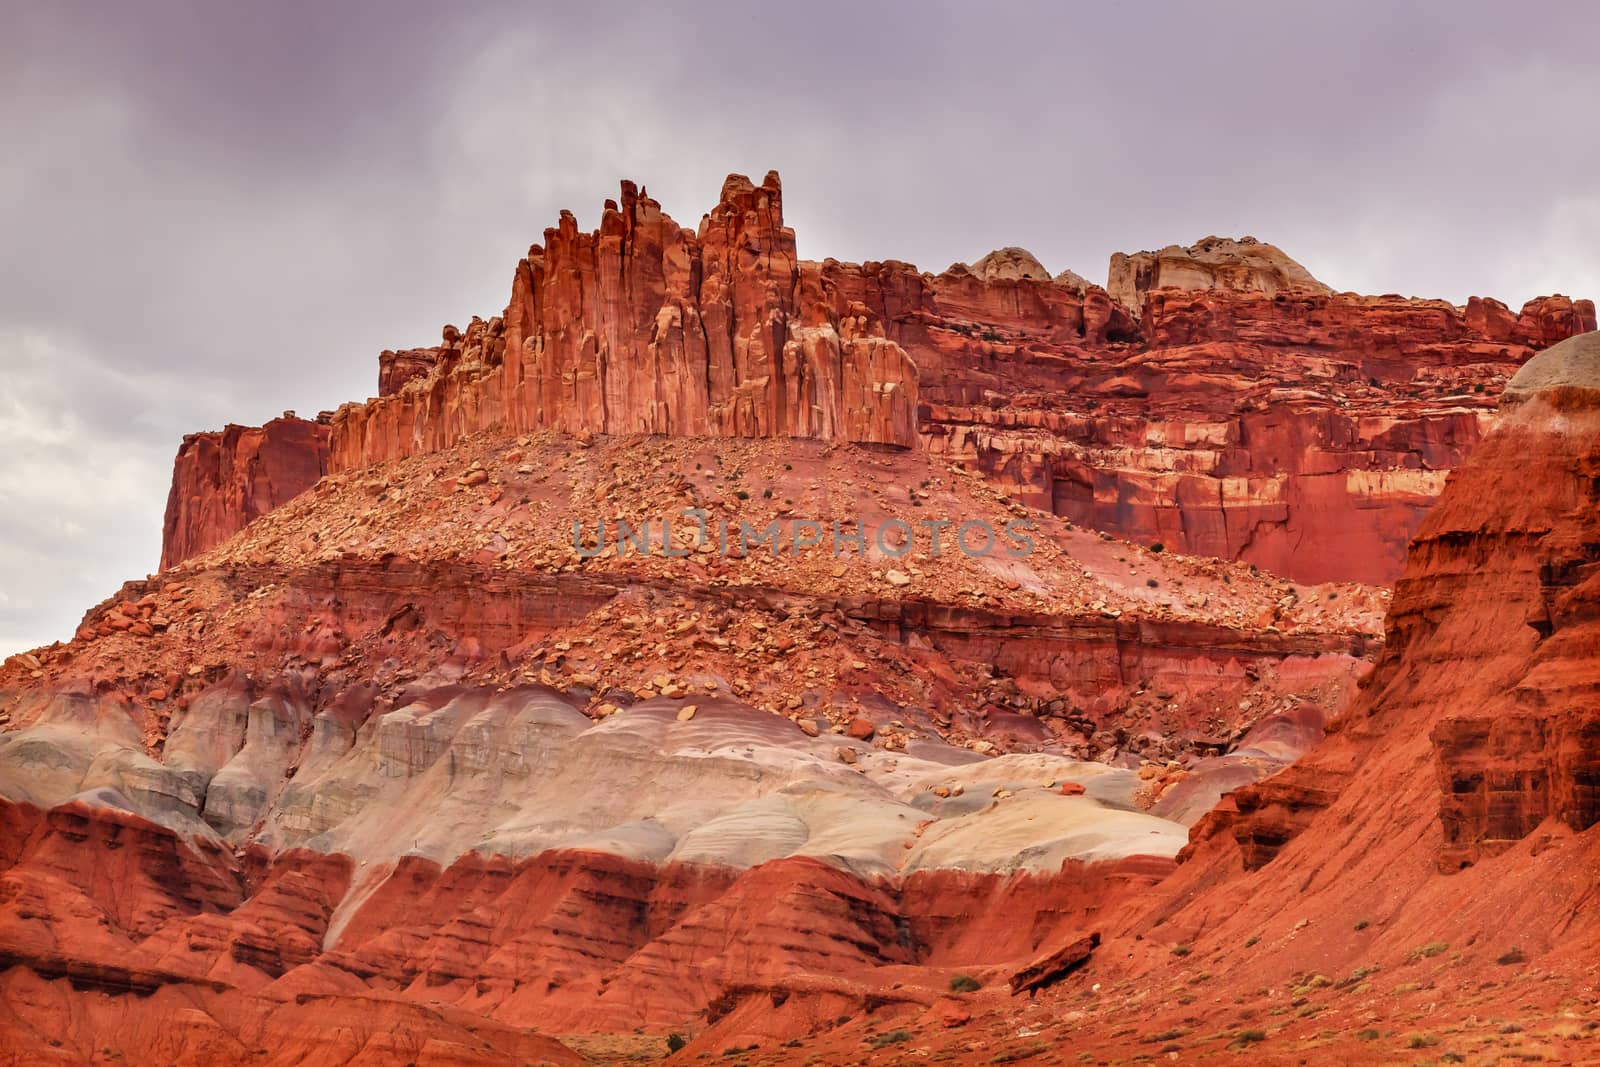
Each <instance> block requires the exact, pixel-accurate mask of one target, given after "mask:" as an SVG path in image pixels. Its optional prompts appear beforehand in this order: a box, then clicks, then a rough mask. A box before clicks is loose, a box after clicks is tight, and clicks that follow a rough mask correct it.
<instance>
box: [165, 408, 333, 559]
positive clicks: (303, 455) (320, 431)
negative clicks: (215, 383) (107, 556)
mask: <svg viewBox="0 0 1600 1067" xmlns="http://www.w3.org/2000/svg"><path fill="white" fill-rule="evenodd" d="M326 473H328V427H327V425H326V424H325V423H322V422H311V421H307V420H305V419H297V418H293V417H292V416H285V417H284V418H281V419H273V420H272V421H271V422H269V423H267V424H266V425H265V426H261V427H248V426H229V427H228V428H227V429H225V430H222V431H221V432H219V433H197V434H190V435H189V436H188V437H185V438H184V439H183V445H182V447H180V448H179V449H178V458H177V459H176V460H175V461H174V462H173V466H172V490H171V492H170V493H169V495H168V496H167V516H166V522H165V523H164V525H163V528H162V535H161V566H162V567H163V568H166V567H171V566H174V565H175V564H178V563H181V562H182V561H183V560H186V559H188V558H189V557H190V556H196V555H199V554H200V553H201V552H204V551H205V550H206V549H208V548H210V547H212V546H213V545H218V544H221V543H222V542H223V541H226V540H227V539H228V538H229V537H232V536H233V535H234V534H235V533H237V532H239V531H240V530H241V529H243V528H244V526H245V524H246V523H248V522H250V521H251V520H252V519H255V518H257V517H258V516H261V515H265V514H266V513H267V512H269V511H271V510H272V509H273V508H275V507H277V506H278V505H280V504H283V503H286V502H287V501H289V500H292V499H293V498H294V497H296V496H298V495H299V494H300V493H303V492H304V491H305V490H307V489H309V488H310V487H311V486H312V485H314V484H315V483H316V481H317V479H319V478H321V477H322V476H323V475H324V474H326Z"/></svg>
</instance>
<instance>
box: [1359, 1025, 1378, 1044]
mask: <svg viewBox="0 0 1600 1067" xmlns="http://www.w3.org/2000/svg"><path fill="white" fill-rule="evenodd" d="M1382 1036H1383V1035H1382V1034H1380V1033H1378V1031H1376V1030H1374V1029H1372V1028H1371V1027H1370V1026H1369V1027H1367V1029H1365V1030H1358V1031H1357V1032H1356V1039H1357V1040H1358V1041H1376V1040H1378V1038H1380V1037H1382Z"/></svg>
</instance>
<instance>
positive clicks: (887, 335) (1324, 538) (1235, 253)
mask: <svg viewBox="0 0 1600 1067" xmlns="http://www.w3.org/2000/svg"><path fill="white" fill-rule="evenodd" d="M1108 284H1109V286H1110V290H1111V291H1110V292H1108V290H1107V289H1104V288H1101V287H1099V286H1095V285H1090V284H1088V283H1086V282H1084V281H1083V280H1082V279H1081V278H1079V277H1077V276H1076V275H1073V274H1072V273H1071V272H1070V271H1069V272H1064V273H1063V274H1062V275H1060V276H1058V277H1057V278H1056V279H1051V278H1050V277H1049V275H1048V273H1047V272H1046V271H1045V270H1044V268H1043V267H1042V266H1041V265H1040V264H1039V263H1038V261H1037V260H1036V259H1034V258H1033V257H1032V256H1031V255H1030V254H1029V253H1027V252H1026V251H1025V250H1022V249H1018V248H1008V249H1001V250H998V251H997V252H994V253H991V254H990V255H988V256H985V257H983V258H982V259H980V260H978V262H977V263H976V264H975V265H974V266H972V267H968V266H966V265H964V264H956V265H954V266H952V267H951V268H950V269H949V270H947V271H945V272H944V273H942V274H938V275H933V274H928V273H924V272H920V271H918V270H917V269H916V268H915V267H912V266H910V265H909V264H905V263H901V262H898V261H894V260H888V261H883V262H868V263H864V264H851V263H841V262H838V261H836V260H832V259H829V260H824V261H822V262H820V263H817V262H808V261H802V260H799V259H798V258H797V255H796V252H795V238H794V232H793V230H791V229H789V228H788V227H787V226H786V225H785V224H784V221H783V205H782V190H781V187H780V185H779V182H778V178H777V175H776V174H769V175H768V176H767V177H766V179H765V180H764V181H763V182H762V183H761V184H760V185H756V184H754V183H753V182H751V181H750V180H748V179H746V178H744V177H741V176H738V175H734V176H731V177H730V178H729V179H728V180H727V182H726V183H725V184H724V186H723V190H722V195H721V197H720V199H719V202H718V204H717V205H716V207H714V208H713V209H712V211H711V212H710V214H708V215H707V216H705V218H704V219H703V220H702V222H701V224H700V226H699V228H698V230H695V231H691V230H688V229H686V228H683V227H680V226H678V225H677V224H676V223H675V222H673V221H672V219H671V218H670V217H668V216H667V215H666V214H665V213H663V212H662V210H661V207H660V205H659V204H657V203H656V202H655V201H654V200H652V199H651V198H650V197H649V196H647V195H646V194H645V193H644V192H643V191H642V190H640V189H638V188H637V187H635V186H634V184H633V183H631V182H625V183H623V186H622V190H621V194H620V200H617V201H607V203H606V208H605V210H604V212H603V215H602V219H601V224H600V227H599V229H598V230H596V231H594V232H592V233H583V232H580V231H579V230H578V228H577V223H576V220H575V219H574V217H573V216H572V215H571V214H570V213H564V214H563V216H562V218H561V220H560V223H559V225H558V226H556V227H553V228H551V229H549V230H547V231H545V238H544V243H543V244H542V245H535V246H533V247H532V248H531V249H530V250H529V254H528V256H527V257H526V258H525V259H524V260H523V261H522V262H520V263H519V264H518V265H517V268H516V270H515V272H514V274H513V279H512V287H511V295H510V300H509V303H508V305H507V307H506V308H505V310H504V311H503V312H502V313H501V314H500V315H497V316H494V317H492V318H489V319H481V318H476V317H475V318H473V319H472V320H471V322H470V323H469V324H468V326H467V327H466V328H465V329H457V328H456V327H454V326H450V327H446V328H445V331H444V335H443V338H442V341H441V343H440V344H439V345H437V346H433V347H430V348H414V349H406V350H402V351H388V352H384V353H383V354H382V355H381V356H380V359H379V382H378V384H379V388H378V393H379V395H378V397H377V398H376V399H374V400H371V401H368V402H367V403H365V404H347V405H345V406H344V407H343V408H341V409H340V410H339V412H338V413H337V414H336V415H334V416H333V418H332V427H331V431H330V441H329V446H328V447H329V450H330V455H329V457H328V460H327V465H328V467H329V469H331V470H336V471H339V470H354V469H358V468H362V467H366V466H369V465H371V464H374V463H381V462H385V461H388V460H393V459H400V458H404V457H407V456H411V455H416V454H418V453H421V452H428V451H433V450H437V449H440V448H445V447H448V446H450V445H452V444H454V443H455V442H457V441H459V440H461V439H462V438H463V437H464V436H466V435H469V434H472V433H476V432H480V431H485V430H495V431H498V432H502V433H521V432H527V431H534V430H540V429H552V430H557V431H564V432H569V433H574V434H580V435H587V434H594V433H609V434H628V433H657V434H669V435H675V436H702V435H711V436H733V437H805V438H818V439H822V440H828V441H846V442H860V443H868V444H888V445H895V446H900V447H908V448H923V449H926V450H928V451H930V452H932V453H933V454H935V455H936V456H938V457H940V458H943V459H946V460H949V461H952V462H957V463H960V464H962V465H964V466H967V467H970V468H972V469H975V470H978V471H980V472H982V473H983V474H985V475H986V476H987V477H989V478H991V479H992V480H994V481H995V482H996V483H997V484H999V485H1001V486H1003V487H1005V488H1006V489H1007V491H1009V492H1010V493H1012V494H1014V495H1015V497H1016V498H1017V499H1018V500H1020V501H1022V502H1024V503H1027V504H1029V505H1032V506H1034V507H1038V508H1040V509H1041V510H1044V511H1049V512H1053V513H1055V514H1057V515H1060V516H1062V517H1064V518H1067V519H1070V520H1072V521H1074V522H1078V523H1081V524H1083V525H1086V526H1090V527H1093V528H1096V529H1102V530H1105V531H1108V532H1111V533H1113V534H1116V535H1118V536H1122V537H1127V538H1130V539H1134V540H1138V541H1142V542H1145V543H1147V544H1152V543H1160V544H1161V545H1163V546H1164V547H1165V548H1167V549H1169V550H1172V551H1179V552H1184V553H1187V554H1193V555H1210V556H1217V557H1221V558H1225V559H1237V560H1242V561H1244V562H1247V563H1252V564H1255V565H1257V566H1259V567H1262V568H1264V569H1267V570H1270V571H1273V572H1274V573H1278V574H1282V575H1285V576H1287V577H1290V578H1293V579H1296V580H1300V581H1313V582H1315V581H1336V580H1343V581H1361V582H1366V583H1374V584H1386V583H1389V582H1392V581H1393V580H1394V578H1395V577H1396V576H1397V575H1398V574H1399V572H1400V568H1401V566H1402V563H1403V559H1404V546H1405V544H1406V542H1407V540H1408V539H1409V538H1410V536H1411V534H1412V533H1413V532H1414V531H1415V529H1416V527H1417V524H1418V523H1419V522H1420V521H1421V518H1422V516H1423V514H1424V513H1425V512H1426V511H1427V508H1428V507H1429V506H1430V505H1431V503H1432V501H1433V500H1434V498H1435V497H1436V496H1437V494H1438V491H1439V488H1440V486H1441V485H1442V483H1443V479H1444V477H1445V475H1446V474H1447V473H1448V471H1449V470H1450V469H1452V468H1453V467H1454V466H1455V465H1456V464H1458V463H1459V462H1460V461H1461V459H1462V457H1464V456H1465V455H1466V454H1467V453H1468V452H1469V451H1470V450H1471V448H1472V447H1473V445H1474V444H1475V443H1476V442H1477V441H1478V439H1479V438H1480V436H1481V435H1482V432H1483V428H1484V426H1485V425H1486V423H1487V420H1488V419H1489V414H1490V412H1491V411H1492V409H1493V406H1494V403H1495V400H1496V398H1497V397H1498V394H1499V389H1500V387H1501V385H1502V383H1503V382H1504V381H1505V379H1506V378H1507V377H1508V376H1509V375H1510V374H1512V373H1513V372H1515V370H1516V369H1517V367H1518V366H1520V365H1521V364H1522V363H1523V362H1524V361H1526V360H1527V358H1528V357H1529V356H1531V355H1532V354H1533V353H1534V352H1535V351H1537V350H1539V349H1540V348H1543V347H1545V346H1547V345H1550V344H1553V343H1555V342H1556V341H1559V340H1561V339H1563V338H1565V337H1568V336H1571V335H1572V334H1574V333H1579V332H1582V331H1584V330H1587V329H1593V328H1594V325H1595V319H1594V305H1593V304H1592V303H1591V302H1589V301H1586V300H1579V301H1574V300H1570V299H1568V298H1566V297H1560V296H1556V297H1541V298H1538V299H1536V300H1533V301H1530V302H1529V303H1528V304H1527V305H1526V306H1524V307H1523V308H1522V310H1521V311H1520V313H1513V312H1512V311H1511V310H1510V309H1509V308H1507V307H1506V306H1505V305H1503V304H1501V303H1499V302H1498V301H1495V300H1491V299H1486V298H1477V297H1474V298H1473V299H1472V300H1470V301H1469V302H1468V304H1467V305H1466V306H1465V307H1464V308H1461V307H1456V306H1454V305H1451V304H1449V303H1446V302H1444V301H1437V300H1414V299H1406V298H1402V297H1398V296H1380V297H1370V296H1358V295H1355V294H1350V293H1334V292H1332V291H1331V290H1330V289H1329V288H1328V287H1327V286H1326V285H1323V284H1322V283H1320V282H1318V281H1316V280H1315V279H1314V278H1312V277H1311V276H1310V275H1309V273H1307V272H1306V271H1305V268H1303V267H1301V266H1300V265H1299V264H1298V263H1295V262H1294V261H1293V260H1292V259H1290V258H1289V257H1288V256H1287V255H1285V254H1284V253H1283V252H1282V251H1281V250H1279V249H1277V248H1275V247H1273V246H1271V245H1267V244H1263V243H1260V242H1257V241H1254V240H1253V239H1251V238H1245V239H1242V240H1238V241H1234V240H1226V239H1221V238H1207V239H1206V240H1204V241H1202V242H1200V243H1199V244H1197V245H1195V246H1191V247H1189V248H1179V247H1177V246H1173V247H1171V248H1167V249H1163V250H1161V251H1160V252H1157V253H1139V254H1136V255H1134V256H1131V257H1130V256H1123V255H1121V254H1119V255H1118V256H1116V257H1113V262H1112V267H1111V271H1110V278H1109V280H1108ZM309 462H310V460H309V457H308V458H307V460H306V463H307V464H308V465H309ZM184 495H185V496H186V497H187V496H194V494H191V493H190V492H189V490H188V488H187V487H186V488H185V489H184ZM204 495H205V494H204V493H201V494H199V495H198V496H195V500H196V502H195V503H194V504H193V505H192V508H193V509H195V510H208V509H209V510H210V511H211V512H212V513H213V517H212V518H210V519H208V520H207V522H206V523H204V524H203V525H205V526H207V527H209V528H212V529H214V530H216V531H219V532H224V533H226V532H232V530H233V529H237V528H238V527H239V526H242V525H243V524H244V522H245V521H248V519H249V518H250V517H253V515H254V514H257V513H259V512H258V511H246V512H240V511H239V505H240V501H238V500H236V499H233V498H225V499H221V500H218V501H216V502H214V503H209V504H207V503H204V502H203V499H204ZM258 506H259V505H258ZM172 529H173V525H172V524H171V523H170V522H169V531H171V530H172ZM169 539H170V537H169ZM211 543H214V542H213V541H211V540H208V539H206V538H200V539H197V540H194V541H192V542H191V541H185V540H182V539H181V538H180V540H179V541H177V542H176V543H174V544H172V545H171V546H169V547H167V548H166V549H164V551H163V560H164V562H165V563H168V564H170V563H171V562H173V561H176V560H178V559H182V558H185V557H186V556H187V555H191V554H192V553H193V550H194V547H195V546H197V545H209V544H211Z"/></svg>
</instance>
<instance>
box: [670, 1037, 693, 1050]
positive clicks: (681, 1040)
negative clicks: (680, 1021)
mask: <svg viewBox="0 0 1600 1067" xmlns="http://www.w3.org/2000/svg"><path fill="white" fill-rule="evenodd" d="M688 1043H689V1041H688V1039H687V1038H685V1037H684V1036H683V1035H682V1034H668V1035H667V1052H668V1053H669V1054H670V1053H673V1052H677V1051H679V1050H681V1049H682V1048H683V1047H684V1046H685V1045H687V1044H688Z"/></svg>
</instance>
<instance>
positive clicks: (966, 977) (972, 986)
mask: <svg viewBox="0 0 1600 1067" xmlns="http://www.w3.org/2000/svg"><path fill="white" fill-rule="evenodd" d="M982 988H983V983H982V982H980V981H978V980H977V979H976V978H974V977H972V975H970V974H958V975H956V976H955V977H954V978H952V979H950V992H952V993H976V992H977V991H978V990H980V989H982Z"/></svg>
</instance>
